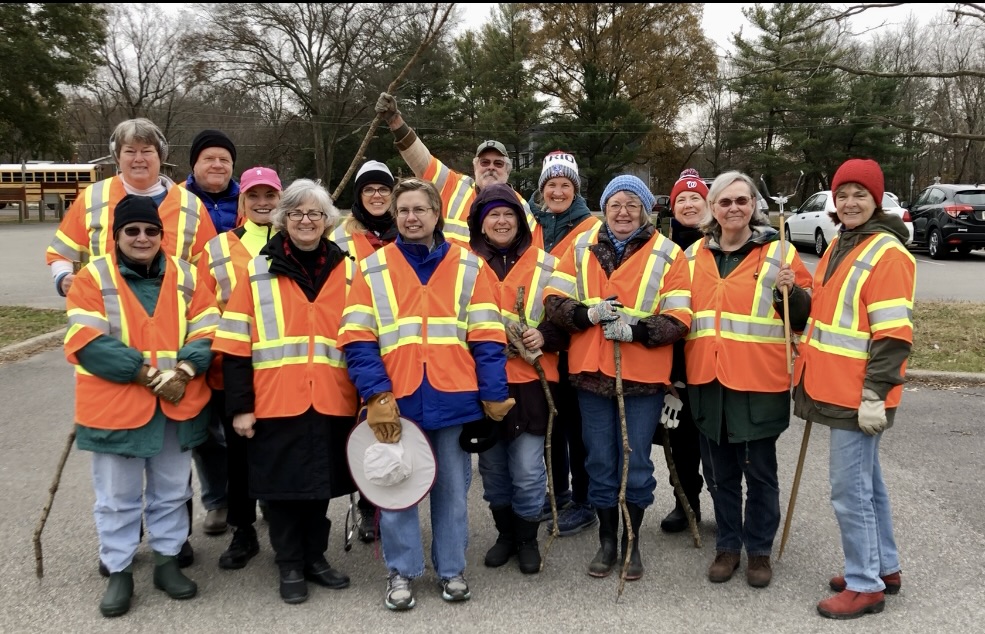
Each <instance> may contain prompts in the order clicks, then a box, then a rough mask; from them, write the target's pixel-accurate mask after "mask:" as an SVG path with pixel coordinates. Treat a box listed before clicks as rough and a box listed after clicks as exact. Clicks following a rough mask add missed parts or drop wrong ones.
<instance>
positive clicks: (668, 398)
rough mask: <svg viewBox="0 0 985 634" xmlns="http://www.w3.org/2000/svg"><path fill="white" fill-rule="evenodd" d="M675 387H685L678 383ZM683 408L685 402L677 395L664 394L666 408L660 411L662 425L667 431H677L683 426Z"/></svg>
mask: <svg viewBox="0 0 985 634" xmlns="http://www.w3.org/2000/svg"><path fill="white" fill-rule="evenodd" d="M674 387H684V384H683V383H679V382H678V383H675V384H674ZM675 391H676V390H675ZM683 407H684V401H682V400H681V399H680V398H678V397H677V395H676V394H671V393H670V392H668V393H667V394H664V406H663V409H662V410H661V411H660V424H661V425H663V426H664V427H665V428H667V429H677V426H678V425H680V424H681V409H682V408H683Z"/></svg>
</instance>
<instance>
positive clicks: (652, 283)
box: [639, 236, 677, 312]
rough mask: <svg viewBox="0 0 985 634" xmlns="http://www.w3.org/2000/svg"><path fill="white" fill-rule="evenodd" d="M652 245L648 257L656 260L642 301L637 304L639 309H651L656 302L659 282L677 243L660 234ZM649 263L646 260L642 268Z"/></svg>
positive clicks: (669, 262)
mask: <svg viewBox="0 0 985 634" xmlns="http://www.w3.org/2000/svg"><path fill="white" fill-rule="evenodd" d="M653 246H654V248H653V250H652V251H651V252H650V259H651V260H653V259H654V258H655V259H656V261H654V262H653V271H652V272H651V273H650V279H648V280H647V281H646V287H645V290H644V292H643V301H641V302H640V305H639V309H640V310H642V311H646V312H650V311H651V310H653V306H654V304H656V303H657V296H658V295H659V294H660V284H661V283H662V282H663V277H664V273H666V272H667V269H668V268H669V267H670V265H671V264H673V262H674V257H673V255H672V253H673V251H674V247H676V246H677V245H676V244H674V243H673V242H672V241H670V240H668V239H667V238H664V237H663V236H661V237H659V238H657V241H656V244H654V245H653ZM660 260H663V261H664V263H661V262H660ZM649 264H650V262H647V265H646V266H645V267H644V270H646V268H648V267H649Z"/></svg>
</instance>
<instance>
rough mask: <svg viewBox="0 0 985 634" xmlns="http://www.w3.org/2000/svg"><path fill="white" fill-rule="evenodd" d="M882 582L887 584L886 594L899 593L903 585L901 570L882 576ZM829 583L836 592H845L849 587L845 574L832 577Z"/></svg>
mask: <svg viewBox="0 0 985 634" xmlns="http://www.w3.org/2000/svg"><path fill="white" fill-rule="evenodd" d="M882 582H883V583H884V584H886V589H885V591H884V592H885V593H886V594H899V589H900V587H901V586H902V585H903V579H902V577H901V576H900V573H899V572H894V573H892V574H888V575H886V576H885V577H883V578H882ZM828 585H829V586H830V587H831V589H832V590H834V591H835V592H844V591H845V588H847V587H848V584H846V583H845V577H844V576H839V577H831V581H829V582H828Z"/></svg>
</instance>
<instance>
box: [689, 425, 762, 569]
mask: <svg viewBox="0 0 985 634" xmlns="http://www.w3.org/2000/svg"><path fill="white" fill-rule="evenodd" d="M723 424H724V423H723ZM721 438H722V440H723V442H722V443H715V442H712V441H711V439H709V438H708V436H706V435H705V434H701V463H702V466H703V468H704V473H705V485H706V486H707V487H708V492H709V493H711V499H712V502H714V505H715V521H716V522H717V523H718V531H717V534H716V537H715V550H716V551H718V552H731V553H739V552H742V547H743V546H745V549H746V554H747V555H749V556H750V557H754V556H767V557H768V556H769V555H770V553H771V552H772V551H773V538H775V537H776V529H777V528H779V526H780V485H779V478H778V476H777V471H776V439H777V438H779V436H773V437H771V438H763V439H761V440H750V441H748V442H740V443H729V442H728V440H727V439H728V434H726V433H723V434H722V435H721ZM743 476H744V477H745V480H746V499H745V521H743V504H742V478H743Z"/></svg>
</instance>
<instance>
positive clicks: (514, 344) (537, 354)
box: [506, 321, 544, 365]
mask: <svg viewBox="0 0 985 634" xmlns="http://www.w3.org/2000/svg"><path fill="white" fill-rule="evenodd" d="M524 332H526V330H524V328H523V326H521V325H520V324H518V323H517V322H515V321H511V322H509V323H508V324H506V338H507V340H509V342H510V348H513V349H514V351H515V352H516V354H515V356H518V357H520V358H521V359H523V360H524V361H526V362H527V363H529V364H530V365H533V364H534V363H535V362H536V361H537V359H539V358H541V357H542V356H544V353H543V352H541V351H540V349H539V348H538V349H537V350H531V349H530V348H528V347H527V346H526V345H524V343H523V333H524Z"/></svg>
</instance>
